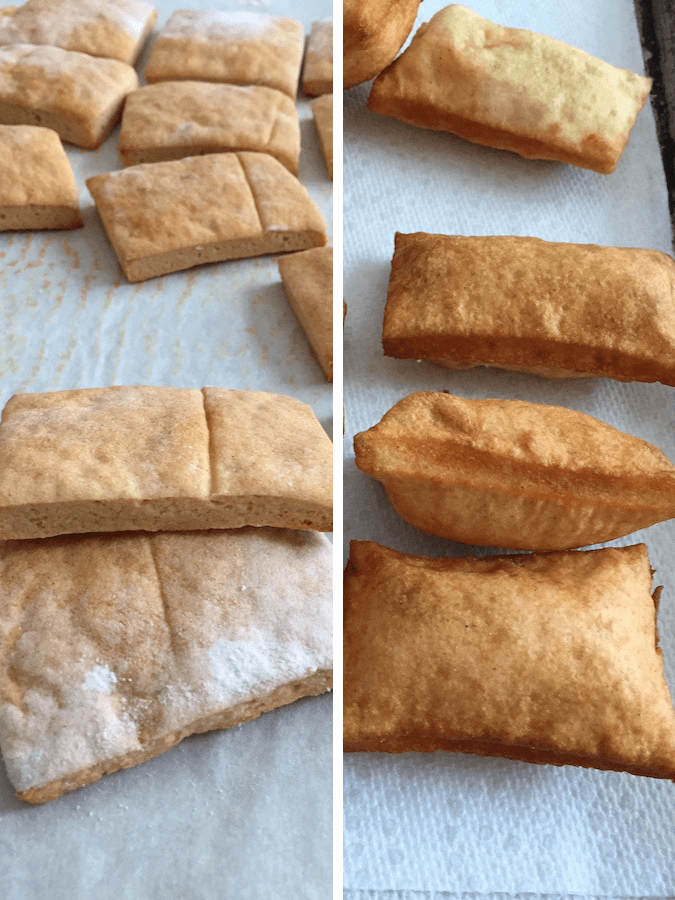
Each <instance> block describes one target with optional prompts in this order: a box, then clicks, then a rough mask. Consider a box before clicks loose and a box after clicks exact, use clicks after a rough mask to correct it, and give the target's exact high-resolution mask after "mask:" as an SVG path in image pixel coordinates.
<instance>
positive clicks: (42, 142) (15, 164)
mask: <svg viewBox="0 0 675 900" xmlns="http://www.w3.org/2000/svg"><path fill="white" fill-rule="evenodd" d="M82 225H83V220H82V214H81V212H80V204H79V196H78V190H77V184H76V182H75V176H74V175H73V170H72V168H71V166H70V162H69V161H68V157H67V156H66V153H65V151H64V149H63V145H62V144H61V141H60V139H59V136H58V134H56V132H55V131H52V130H51V129H49V128H40V127H38V126H34V125H0V231H18V230H22V229H38V228H80V227H81V226H82Z"/></svg>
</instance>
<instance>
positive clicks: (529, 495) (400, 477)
mask: <svg viewBox="0 0 675 900" xmlns="http://www.w3.org/2000/svg"><path fill="white" fill-rule="evenodd" d="M354 450H355V453H356V465H357V466H358V467H359V468H360V469H361V470H362V471H364V472H366V473H367V474H368V475H370V476H372V477H373V478H376V479H377V480H378V481H380V482H381V483H382V485H383V486H384V489H385V491H386V493H387V496H388V498H389V500H390V502H391V503H392V505H393V507H394V509H396V511H397V512H398V514H399V515H400V516H401V517H402V518H403V519H405V520H406V522H410V524H411V525H414V526H415V527H416V528H419V529H421V530H422V531H426V532H428V533H430V534H435V535H438V536H440V537H445V538H449V539H450V540H453V541H461V542H462V543H465V544H476V545H479V546H485V547H504V548H509V549H514V550H568V549H572V548H574V547H585V546H587V545H589V544H597V543H602V542H605V541H610V540H613V539H614V538H618V537H622V536H623V535H626V534H630V533H631V532H633V531H637V530H638V529H640V528H646V527H647V526H649V525H653V524H655V523H656V522H661V521H663V520H665V519H670V518H673V517H675V466H674V465H673V464H672V463H671V461H670V460H669V459H668V458H667V457H666V456H665V455H664V454H663V453H662V452H661V451H660V450H659V449H658V447H655V446H654V445H653V444H649V443H648V442H647V441H643V440H641V439H640V438H637V437H633V436H632V435H629V434H624V433H623V432H622V431H618V430H617V429H616V428H612V426H611V425H607V424H606V423H605V422H601V421H599V420H598V419H596V418H594V417H593V416H589V415H587V414H586V413H581V412H577V411H576V410H572V409H565V408H563V407H558V406H547V405H544V404H539V403H526V402H523V401H521V400H499V399H487V398H474V399H468V398H462V397H453V396H452V395H451V394H448V393H436V392H433V391H428V392H420V393H416V394H410V395H409V396H408V397H404V398H403V400H401V401H399V403H397V404H396V405H395V406H394V407H392V409H390V410H389V412H387V413H386V414H385V415H384V417H383V418H382V421H381V422H379V423H378V424H377V425H375V426H373V428H370V429H369V430H368V431H364V432H361V434H357V435H356V436H355V438H354Z"/></svg>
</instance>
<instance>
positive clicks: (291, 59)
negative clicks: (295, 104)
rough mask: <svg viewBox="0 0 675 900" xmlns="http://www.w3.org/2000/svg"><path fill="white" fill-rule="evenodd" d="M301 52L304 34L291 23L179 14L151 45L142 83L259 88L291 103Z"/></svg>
mask: <svg viewBox="0 0 675 900" xmlns="http://www.w3.org/2000/svg"><path fill="white" fill-rule="evenodd" d="M304 49H305V31H304V28H303V27H302V24H301V23H300V22H298V21H296V20H295V19H289V18H286V17H284V16H274V15H269V14H267V13H261V12H250V11H248V10H240V11H233V12H230V11H228V12H225V11H222V10H216V9H180V10H178V11H177V12H175V13H173V15H172V16H171V17H170V18H169V20H168V22H167V23H166V25H165V26H164V27H163V28H162V30H161V31H160V33H159V36H158V37H157V40H156V41H155V43H154V44H153V45H152V50H151V51H150V57H149V59H148V64H147V66H146V69H145V80H146V81H147V82H148V84H152V83H153V82H155V81H179V80H182V79H189V80H191V81H222V82H226V83H227V84H261V85H264V86H265V87H271V88H275V89H276V90H278V91H283V93H284V94H288V96H289V97H293V98H295V95H296V94H297V91H298V80H299V77H300V67H301V65H302V56H303V52H304Z"/></svg>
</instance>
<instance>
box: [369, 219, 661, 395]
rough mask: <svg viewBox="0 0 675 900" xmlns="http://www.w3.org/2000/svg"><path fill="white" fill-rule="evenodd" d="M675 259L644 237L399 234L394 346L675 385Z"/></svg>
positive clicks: (410, 354)
mask: <svg viewBox="0 0 675 900" xmlns="http://www.w3.org/2000/svg"><path fill="white" fill-rule="evenodd" d="M674 300H675V262H673V259H672V258H671V257H670V256H668V255H666V254H665V253H659V252H658V251H656V250H648V249H644V248H633V247H600V246H596V245H595V244H564V243H552V242H549V241H542V240H539V239H538V238H531V237H511V236H490V237H460V236H455V235H441V234H425V233H423V232H419V233H416V234H397V235H396V240H395V250H394V257H393V260H392V269H391V278H390V281H389V290H388V294H387V305H386V309H385V314H384V326H383V331H382V344H383V347H384V352H385V354H386V355H387V356H395V357H398V358H399V359H428V360H430V361H432V362H435V363H439V364H440V365H444V366H447V367H448V368H453V369H466V368H471V367H472V366H483V365H490V366H497V367H499V368H503V369H512V370H514V371H517V372H530V373H532V374H535V375H543V376H546V377H548V378H586V377H589V376H604V377H607V378H615V379H617V380H619V381H647V382H654V381H660V382H662V383H663V384H669V385H675V302H674Z"/></svg>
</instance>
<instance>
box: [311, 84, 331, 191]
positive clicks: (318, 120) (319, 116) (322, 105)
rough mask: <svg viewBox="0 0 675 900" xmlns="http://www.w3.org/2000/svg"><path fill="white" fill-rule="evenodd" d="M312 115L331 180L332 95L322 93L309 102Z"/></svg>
mask: <svg viewBox="0 0 675 900" xmlns="http://www.w3.org/2000/svg"><path fill="white" fill-rule="evenodd" d="M310 105H311V107H312V116H313V117H314V124H315V126H316V130H317V133H318V135H319V144H320V146H321V153H322V155H323V159H324V162H325V163H326V169H327V171H328V177H329V178H330V180H331V181H332V180H333V95H332V94H324V95H323V96H322V97H317V98H316V99H315V100H312V102H311V104H310Z"/></svg>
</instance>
